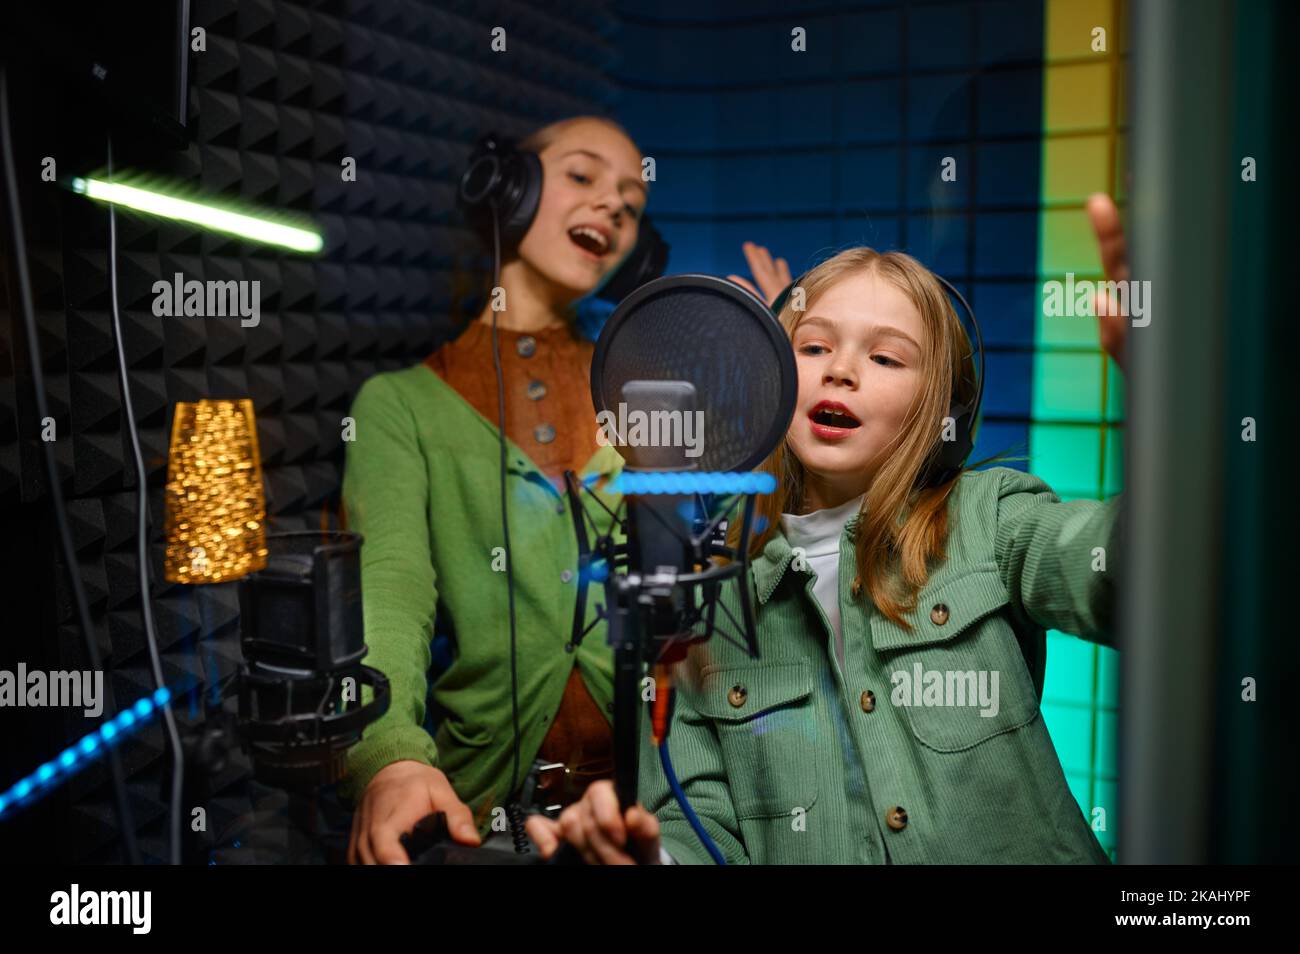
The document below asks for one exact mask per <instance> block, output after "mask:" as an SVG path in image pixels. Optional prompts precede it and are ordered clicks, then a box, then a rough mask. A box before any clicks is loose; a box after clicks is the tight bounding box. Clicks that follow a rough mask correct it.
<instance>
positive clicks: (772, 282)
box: [727, 242, 793, 305]
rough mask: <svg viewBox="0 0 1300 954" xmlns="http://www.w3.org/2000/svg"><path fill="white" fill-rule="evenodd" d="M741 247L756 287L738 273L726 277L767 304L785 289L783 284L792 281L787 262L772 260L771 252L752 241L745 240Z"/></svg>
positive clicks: (779, 259) (781, 259)
mask: <svg viewBox="0 0 1300 954" xmlns="http://www.w3.org/2000/svg"><path fill="white" fill-rule="evenodd" d="M741 248H742V249H743V250H744V252H745V259H746V260H747V261H748V262H749V270H750V271H751V272H753V273H754V281H756V282H758V287H757V288H755V287H754V284H753V282H750V281H749V280H748V279H746V278H743V277H741V276H740V275H728V276H727V278H728V279H729V280H730V281H733V282H735V283H736V284H737V285H744V286H745V287H746V288H748V289H749V290H750V291H751V292H753V293H754V295H755V296H756V297H758V298H759V299H761V300H763V301H765V302H767V303H768V304H769V305H770V304H772V302H774V301H776V296H777V295H779V294H781V292H783V291H785V286H786V285H789V284H790V282H791V281H793V279H792V278H791V277H790V266H789V264H787V262H786V260H785V259H783V258H778V259H776V260H775V261H773V259H772V253H771V252H769V251H768V250H767V248H766V247H765V246H762V245H757V244H755V243H754V242H745V243H744V244H743V245H741Z"/></svg>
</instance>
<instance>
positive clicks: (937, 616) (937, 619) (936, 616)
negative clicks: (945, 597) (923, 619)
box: [930, 603, 948, 626]
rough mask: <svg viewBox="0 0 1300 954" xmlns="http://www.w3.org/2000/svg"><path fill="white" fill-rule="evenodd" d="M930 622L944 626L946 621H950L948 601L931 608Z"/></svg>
mask: <svg viewBox="0 0 1300 954" xmlns="http://www.w3.org/2000/svg"><path fill="white" fill-rule="evenodd" d="M930 622H932V623H934V625H935V626H942V625H943V624H944V623H946V622H948V604H947V603H935V604H934V606H933V607H932V608H931V609H930Z"/></svg>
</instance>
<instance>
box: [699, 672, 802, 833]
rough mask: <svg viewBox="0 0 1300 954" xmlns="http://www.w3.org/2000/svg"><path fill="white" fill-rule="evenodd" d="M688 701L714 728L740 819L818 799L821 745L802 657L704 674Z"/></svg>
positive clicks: (791, 808)
mask: <svg viewBox="0 0 1300 954" xmlns="http://www.w3.org/2000/svg"><path fill="white" fill-rule="evenodd" d="M702 677H703V678H702V682H701V690H700V695H699V697H698V698H696V699H692V700H691V702H692V705H694V706H695V708H696V709H697V710H698V711H699V713H700V714H701V715H702V716H704V717H705V718H707V719H709V720H710V721H711V722H712V723H713V725H714V727H715V729H716V731H717V734H718V742H719V745H720V746H721V749H722V760H723V763H724V765H725V768H726V772H727V783H728V786H729V787H730V789H731V800H732V804H733V805H734V807H735V809H736V817H737V818H777V817H780V816H783V815H791V814H792V813H794V812H796V810H803V811H807V810H808V808H809V807H811V806H812V804H813V802H815V801H816V800H817V762H816V753H817V748H818V739H817V737H816V736H817V727H816V721H815V719H814V717H813V712H812V700H811V696H812V673H811V670H810V668H809V666H808V664H807V663H806V662H799V661H795V662H789V663H777V662H774V663H768V664H764V665H754V666H739V667H735V668H726V669H714V670H712V671H706V672H704V673H702Z"/></svg>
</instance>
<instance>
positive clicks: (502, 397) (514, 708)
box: [488, 199, 528, 855]
mask: <svg viewBox="0 0 1300 954" xmlns="http://www.w3.org/2000/svg"><path fill="white" fill-rule="evenodd" d="M500 287H501V222H500V219H499V217H498V216H497V205H496V200H495V199H493V200H492V289H491V290H490V291H489V292H488V307H489V308H492V296H493V295H494V294H495V293H496V289H498V288H500ZM492 363H493V365H494V366H495V368H496V373H497V436H498V437H499V438H500V444H501V532H502V533H503V534H504V535H505V544H506V594H507V595H506V601H507V602H508V603H509V605H510V718H511V720H512V722H513V725H514V767H513V768H512V769H511V771H510V790H509V797H508V799H507V802H508V804H507V806H506V817H507V818H508V819H509V820H510V835H511V838H513V839H514V843H515V851H516V852H518V853H519V854H521V855H522V854H527V853H528V838H527V835H526V834H525V833H524V831H523V812H522V811H521V810H520V808H519V805H518V804H517V803H516V802H515V791H516V789H517V788H518V787H519V660H518V657H517V654H516V651H515V646H516V636H515V562H514V558H513V556H511V553H510V517H509V514H508V508H507V506H506V385H505V375H504V373H503V372H502V370H501V345H500V342H499V341H498V339H497V310H496V309H495V308H492Z"/></svg>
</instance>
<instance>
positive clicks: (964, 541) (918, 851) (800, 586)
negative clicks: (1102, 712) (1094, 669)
mask: <svg viewBox="0 0 1300 954" xmlns="http://www.w3.org/2000/svg"><path fill="white" fill-rule="evenodd" d="M1119 505H1120V501H1119V498H1114V499H1112V500H1110V501H1108V502H1106V503H1100V502H1096V501H1070V502H1066V503H1062V502H1061V501H1060V500H1059V498H1057V497H1056V496H1055V494H1053V493H1052V491H1051V490H1050V488H1049V487H1048V486H1047V485H1046V484H1044V483H1043V482H1042V481H1040V480H1038V479H1037V478H1035V477H1032V476H1030V475H1027V474H1024V473H1021V472H1019V471H1015V470H1010V469H1007V468H995V469H990V470H986V471H979V472H974V473H968V474H965V475H963V476H962V477H961V478H960V481H959V484H958V487H957V488H956V490H955V491H954V493H953V495H952V496H951V497H950V502H949V508H950V510H949V516H950V526H951V530H950V536H949V540H948V544H947V558H946V560H945V561H944V562H943V563H942V565H940V566H939V567H938V568H937V569H936V570H935V571H934V572H933V573H932V574H931V576H930V579H929V582H928V583H927V585H926V586H925V587H924V588H923V589H922V590H921V593H920V599H919V600H918V603H917V609H916V611H915V612H914V613H913V614H912V615H911V616H909V621H910V622H911V623H912V624H913V626H914V629H913V630H912V631H910V632H909V631H908V630H907V629H905V628H903V627H901V626H898V625H897V624H895V623H893V622H891V621H890V620H889V619H887V618H886V617H884V616H883V615H882V614H881V613H879V612H878V611H876V610H875V608H874V607H873V606H872V605H871V604H870V603H869V602H867V603H865V604H864V603H862V602H854V601H853V600H852V598H851V597H850V595H849V591H850V585H851V583H852V580H853V577H854V574H855V567H856V558H855V553H854V547H853V540H852V536H851V530H852V528H853V526H855V525H856V523H857V519H858V518H857V517H856V516H855V517H853V518H852V519H851V520H850V521H849V522H848V524H847V525H846V527H845V529H844V531H843V532H842V534H841V538H840V563H839V593H840V597H839V599H840V609H841V616H842V620H843V627H844V645H845V664H844V666H843V667H841V666H840V665H839V662H838V660H837V659H836V658H835V654H834V650H833V649H832V646H833V635H832V633H831V630H830V628H829V624H828V623H827V620H826V617H825V614H824V613H823V612H822V610H821V607H820V606H819V605H818V603H817V601H816V599H815V598H814V597H813V595H812V586H813V581H814V579H815V577H814V575H813V573H812V571H811V569H810V568H807V565H806V564H804V565H803V568H800V567H798V566H797V563H798V561H797V559H796V555H795V554H793V553H792V551H791V548H790V545H789V543H788V542H787V541H786V539H785V537H784V536H783V535H782V534H781V533H780V531H779V530H778V532H777V533H776V535H775V536H774V537H773V538H772V539H771V540H769V542H768V543H767V544H766V546H765V547H764V550H763V552H762V554H761V555H760V556H758V557H757V558H756V559H755V561H754V562H753V564H752V565H751V568H750V578H749V580H748V585H749V587H750V591H751V594H752V596H753V600H754V606H755V609H756V615H757V626H756V628H757V637H758V646H759V652H760V658H759V659H756V660H754V659H750V658H749V657H748V655H747V654H746V653H745V652H743V651H742V650H740V649H739V648H737V647H735V646H733V645H730V644H728V643H726V642H724V641H723V640H721V639H718V638H716V637H715V638H714V639H712V640H710V641H709V642H707V643H704V644H699V645H697V646H694V647H692V649H691V652H690V654H689V657H688V659H687V660H686V662H685V663H683V664H682V665H680V666H678V667H677V676H676V680H677V698H676V705H675V709H674V713H673V718H672V720H671V728H670V732H669V752H670V754H671V757H672V760H673V764H674V768H675V770H676V774H677V776H678V778H679V780H680V782H681V784H682V786H683V788H684V790H685V793H686V795H687V797H688V799H689V801H690V803H691V805H692V806H693V808H694V809H695V811H696V812H697V813H698V815H699V816H700V819H701V821H702V823H703V825H704V827H705V828H706V829H707V831H708V832H709V833H710V835H711V836H712V838H713V839H714V841H715V842H716V843H717V844H718V846H719V848H720V849H721V850H722V852H723V854H724V855H725V856H726V858H727V860H728V862H729V863H766V864H781V863H866V864H870V863H895V864H909V863H976V864H990V863H1107V862H1108V861H1109V859H1108V857H1107V855H1106V853H1105V852H1104V851H1103V849H1102V848H1101V846H1100V845H1099V844H1098V842H1097V839H1096V838H1095V837H1094V835H1093V833H1092V830H1091V828H1090V827H1089V824H1088V822H1087V821H1085V819H1084V817H1083V814H1082V812H1081V811H1080V809H1079V805H1078V803H1077V802H1076V801H1075V799H1074V797H1073V796H1072V794H1071V792H1070V789H1069V787H1068V786H1067V784H1066V780H1065V776H1064V774H1063V772H1062V770H1061V765H1060V762H1059V760H1058V758H1057V755H1056V751H1055V749H1054V748H1053V746H1052V741H1051V739H1050V737H1049V736H1048V732H1047V728H1046V726H1045V725H1044V723H1043V718H1042V715H1041V713H1040V711H1039V701H1040V699H1041V695H1042V685H1043V671H1044V670H1043V667H1044V664H1045V658H1046V640H1045V633H1044V630H1045V629H1049V628H1050V629H1059V630H1062V631H1064V632H1067V633H1073V634H1076V635H1078V636H1082V637H1084V638H1086V639H1089V640H1092V641H1095V642H1099V643H1103V644H1107V645H1111V644H1112V643H1113V641H1112V639H1111V637H1110V635H1109V634H1110V632H1111V631H1112V627H1111V622H1112V615H1113V607H1114V588H1113V582H1112V581H1113V576H1114V573H1115V565H1116V562H1117V557H1118V556H1119V555H1118V554H1117V553H1116V552H1115V548H1116V547H1117V546H1118V544H1119V540H1118V534H1119V530H1118V523H1119V521H1118V515H1119ZM1098 547H1101V548H1104V549H1105V551H1106V553H1105V555H1104V559H1099V551H1097V550H1096V549H1095V548H1098ZM1103 565H1104V569H1103V568H1102V567H1103ZM737 596H738V589H737V587H736V586H734V585H728V586H727V587H726V588H724V595H723V600H724V602H725V603H726V605H727V608H728V609H729V610H730V611H731V614H732V615H733V616H734V617H735V618H736V619H737V620H739V619H740V610H739V604H738V601H737ZM719 615H721V614H719ZM918 667H919V670H920V674H921V679H920V680H916V679H915V676H916V675H917V672H918ZM993 672H997V673H998V682H997V686H998V691H997V693H996V696H995V697H993V696H992V695H991V689H992V686H993V681H992V675H991V674H992V673H993ZM897 673H906V674H907V677H908V678H907V680H906V681H904V679H903V678H902V677H900V676H897V675H896V674H897ZM930 673H939V674H941V677H940V678H941V679H942V691H941V690H940V689H939V688H937V684H936V683H935V680H934V677H933V676H931V675H930ZM949 673H952V674H954V676H952V677H950V676H949V675H948V674H949ZM968 673H969V674H970V675H969V676H967V675H964V674H968ZM981 673H983V674H984V679H985V682H984V685H985V688H986V689H987V690H989V692H990V695H988V696H986V697H985V698H986V699H989V698H996V699H997V703H998V705H997V707H996V711H994V707H993V706H992V705H978V704H977V705H960V704H956V703H960V702H962V701H963V693H964V701H966V702H970V701H972V698H973V697H976V696H977V694H978V693H977V691H976V692H969V691H967V690H970V689H972V688H975V687H977V684H978V680H979V678H980V674H981ZM950 680H951V690H949V689H948V686H949V683H950ZM912 682H919V684H920V686H921V687H922V689H920V690H918V689H915V688H913V687H912V685H911V683H912ZM927 685H929V687H930V688H931V690H933V691H932V692H931V693H930V694H928V695H927V694H926V693H925V692H924V691H923V690H924V687H925V686H927ZM959 689H961V690H962V692H959V691H958V690H959ZM904 700H906V701H908V702H911V703H913V704H912V705H902V704H901V703H902V702H903V701H904ZM917 701H921V702H923V703H924V702H931V703H934V702H939V703H949V704H944V705H935V704H928V705H927V704H922V705H916V704H914V703H916V702H917ZM984 712H987V713H989V714H987V715H985V714H982V713H984ZM647 736H648V733H646V734H643V738H646V737H647ZM639 794H640V801H641V802H642V803H643V804H644V805H646V807H647V808H649V809H650V810H651V811H653V812H655V813H656V815H657V816H658V818H659V820H660V822H661V825H662V830H663V843H664V846H665V848H666V849H667V850H668V852H669V853H670V854H671V855H672V856H673V857H674V858H675V859H676V860H677V861H679V862H682V863H693V862H702V863H708V862H709V861H710V859H709V856H708V855H707V853H706V852H705V850H704V849H703V847H702V846H701V844H700V842H699V840H698V839H697V838H696V836H695V833H694V832H693V831H692V829H691V828H690V826H689V825H688V823H687V821H686V819H685V816H684V815H683V813H682V812H681V811H680V809H679V808H678V805H677V802H676V801H675V800H674V799H673V797H672V795H671V793H670V791H669V788H668V785H667V782H666V781H665V778H664V773H663V771H662V769H661V767H660V763H659V757H658V753H657V750H655V749H654V748H653V747H651V746H650V745H649V744H648V743H647V744H646V745H645V746H643V749H642V759H641V768H640V788H639Z"/></svg>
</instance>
